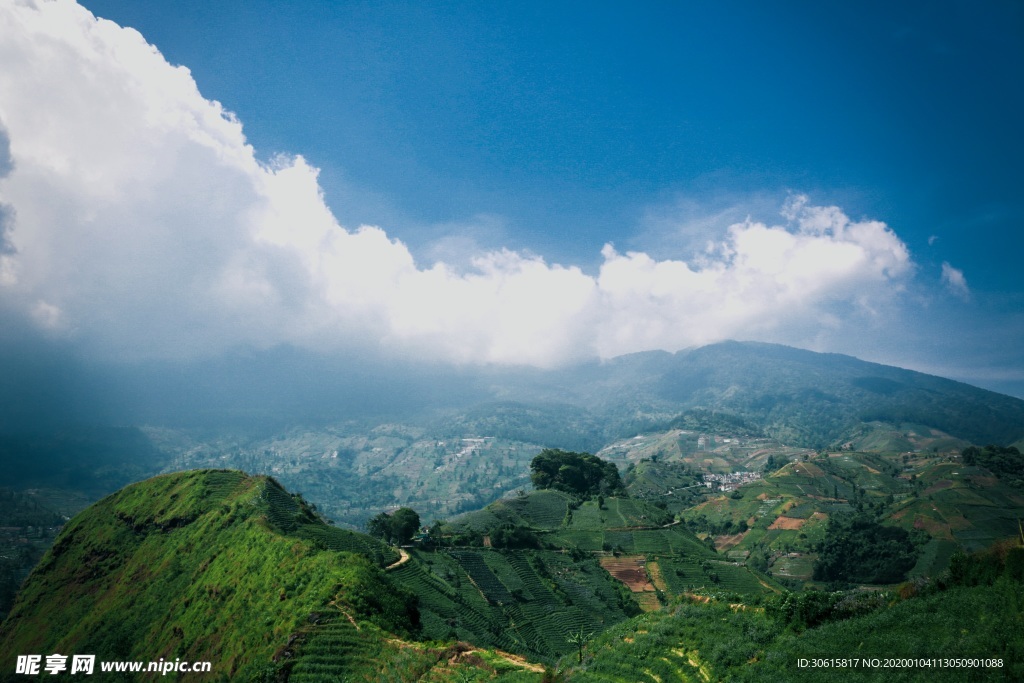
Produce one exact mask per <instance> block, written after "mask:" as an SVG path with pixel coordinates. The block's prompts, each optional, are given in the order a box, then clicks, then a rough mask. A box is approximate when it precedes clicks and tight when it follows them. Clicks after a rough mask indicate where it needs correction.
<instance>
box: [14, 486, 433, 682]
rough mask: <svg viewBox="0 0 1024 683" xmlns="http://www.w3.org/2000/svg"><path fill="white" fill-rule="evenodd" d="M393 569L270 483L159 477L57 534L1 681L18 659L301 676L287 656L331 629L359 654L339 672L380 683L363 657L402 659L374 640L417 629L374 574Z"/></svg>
mask: <svg viewBox="0 0 1024 683" xmlns="http://www.w3.org/2000/svg"><path fill="white" fill-rule="evenodd" d="M339 551H357V552H359V553H362V554H356V553H355V552H339ZM397 557H398V556H397V554H396V553H395V552H394V551H392V550H391V549H389V548H387V547H385V546H382V545H380V544H379V543H377V542H376V541H374V540H372V539H370V538H369V537H366V536H362V535H359V534H354V533H352V532H348V531H344V530H341V529H336V528H332V527H327V526H325V525H323V524H322V523H321V522H320V521H319V520H318V519H317V518H316V516H315V514H314V512H313V511H312V509H311V508H310V507H309V506H308V505H307V504H305V503H304V502H303V501H301V500H300V499H297V498H295V497H293V496H292V495H290V494H288V493H287V492H285V491H284V490H283V489H282V488H281V487H280V486H279V485H278V484H277V483H276V482H274V481H273V480H271V479H268V478H266V477H248V476H245V475H243V474H241V473H239V472H234V471H215V470H205V471H193V472H184V473H179V474H173V475H164V476H160V477H156V478H154V479H150V480H147V481H145V482H142V483H139V484H135V485H132V486H129V487H127V488H125V489H122V490H121V491H119V492H117V493H115V494H113V495H111V496H108V497H107V498H105V499H103V500H102V501H100V502H99V503H97V504H95V505H94V506H92V507H91V508H89V509H88V510H86V511H85V512H83V513H82V514H80V515H78V516H77V517H75V518H74V519H73V520H72V521H71V522H70V523H69V524H68V525H67V526H66V527H65V529H64V530H63V532H62V533H61V534H60V536H59V537H58V538H57V541H56V542H55V544H54V545H53V547H52V548H51V549H50V551H48V552H47V554H46V555H45V556H44V558H43V560H42V562H41V563H40V564H39V565H38V566H37V567H36V569H35V570H34V571H33V573H32V574H31V576H30V578H29V580H28V581H27V583H26V584H25V585H24V587H23V589H22V591H21V592H20V594H19V596H18V600H17V602H16V604H15V606H14V608H13V610H12V611H11V614H10V616H9V618H8V619H7V620H6V621H5V622H4V624H3V625H2V627H0V651H2V652H3V661H2V662H0V670H2V671H4V672H11V671H13V670H14V669H13V667H14V661H13V660H14V656H15V655H16V654H22V653H24V654H27V653H46V654H49V653H53V652H61V653H94V654H96V655H97V657H98V659H101V660H121V659H131V660H146V661H154V660H158V659H159V658H161V657H162V658H164V659H167V660H174V659H175V658H181V659H183V660H188V661H196V660H204V661H210V662H212V663H213V671H214V675H213V676H212V678H211V677H210V676H208V675H207V676H206V677H204V678H203V680H228V679H231V680H248V679H249V678H250V677H252V676H256V675H258V674H260V673H261V672H264V671H267V670H270V669H274V668H276V667H285V668H287V667H291V666H295V667H298V666H299V663H300V662H302V661H304V660H303V659H302V657H298V658H297V659H294V658H292V657H291V656H290V655H291V654H293V653H291V652H289V653H286V652H285V651H286V650H289V649H291V650H300V651H301V646H302V645H303V643H306V644H309V643H311V642H312V641H313V640H317V639H318V638H319V636H317V635H316V631H317V629H316V627H317V625H318V624H320V623H323V624H324V625H325V627H326V624H328V623H331V624H337V623H339V622H338V619H337V617H338V616H341V617H343V618H344V623H343V625H344V624H349V625H350V626H351V627H352V633H351V634H349V637H350V639H352V640H353V641H354V642H357V643H358V647H357V648H356V650H357V651H358V652H357V653H354V654H353V655H352V657H353V659H352V660H351V662H348V663H347V664H346V662H347V661H348V660H346V659H345V657H344V656H342V657H341V659H339V660H338V661H339V662H340V663H341V664H343V665H344V666H346V667H348V670H349V671H351V672H353V673H359V672H363V674H365V675H363V678H364V679H365V680H376V678H375V672H376V670H377V669H376V665H375V664H374V660H373V659H372V658H369V659H368V658H367V657H366V656H365V655H366V653H372V652H376V651H386V650H387V649H388V648H390V649H391V650H394V651H396V652H397V651H398V649H399V648H397V647H396V646H394V645H388V646H387V647H385V645H386V642H385V640H386V639H385V638H384V637H383V636H381V635H380V634H381V632H382V631H381V629H384V630H386V631H387V632H388V633H391V634H399V635H403V634H404V635H409V634H412V633H414V632H416V631H417V629H418V617H417V613H416V609H415V599H414V598H413V597H412V596H411V595H408V594H406V593H404V592H403V591H402V590H401V589H399V588H398V587H396V586H395V585H394V584H393V583H392V582H390V581H389V580H388V579H387V577H386V576H385V574H384V573H383V572H382V570H381V568H380V567H381V565H382V564H385V563H389V562H391V561H393V560H396V559H397ZM369 558H374V559H373V560H371V559H369ZM55 615H60V617H59V618H55ZM311 629H312V631H311ZM314 636H315V637H314ZM309 647H311V646H309ZM275 657H276V659H277V660H278V663H277V664H274V659H275ZM435 662H436V658H435ZM302 666H303V667H307V668H308V666H309V662H308V661H306V663H305V664H303V665H302ZM300 668H302V667H300ZM357 680H359V678H357Z"/></svg>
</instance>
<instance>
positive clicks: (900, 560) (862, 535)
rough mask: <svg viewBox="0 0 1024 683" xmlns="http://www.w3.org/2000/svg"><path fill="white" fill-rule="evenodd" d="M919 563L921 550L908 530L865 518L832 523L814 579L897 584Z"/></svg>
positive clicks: (844, 518)
mask: <svg viewBox="0 0 1024 683" xmlns="http://www.w3.org/2000/svg"><path fill="white" fill-rule="evenodd" d="M916 563H917V548H916V547H915V546H914V544H913V543H912V542H911V540H910V534H908V533H907V532H906V531H905V530H904V529H900V528H898V527H891V526H883V525H881V524H879V523H877V522H875V521H874V520H872V519H870V518H869V517H867V516H865V515H852V516H845V515H836V516H834V517H832V518H831V519H830V520H829V523H828V528H827V529H826V532H825V539H824V540H823V541H822V542H821V544H820V547H819V550H818V561H817V562H816V563H815V565H814V578H815V579H816V580H818V581H847V582H851V583H875V584H879V583H897V582H899V581H902V580H903V579H905V578H906V576H907V572H908V571H910V569H911V568H912V567H913V566H914V565H915V564H916Z"/></svg>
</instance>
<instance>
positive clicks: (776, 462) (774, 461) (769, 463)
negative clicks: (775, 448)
mask: <svg viewBox="0 0 1024 683" xmlns="http://www.w3.org/2000/svg"><path fill="white" fill-rule="evenodd" d="M788 462H789V460H788V459H787V458H786V457H784V456H781V455H780V456H779V457H777V458H776V457H775V456H774V455H769V456H768V459H767V460H765V463H764V467H763V468H761V471H762V472H763V473H764V474H765V476H767V475H769V474H771V473H772V472H775V471H776V470H780V469H782V468H783V466H785V465H786V463H788Z"/></svg>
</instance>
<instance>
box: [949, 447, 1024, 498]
mask: <svg viewBox="0 0 1024 683" xmlns="http://www.w3.org/2000/svg"><path fill="white" fill-rule="evenodd" d="M961 455H962V457H963V459H964V463H965V464H967V465H978V466H980V467H984V468H985V469H987V470H989V471H990V472H992V474H994V475H996V476H997V477H999V478H1000V479H1003V480H1005V481H1006V483H1007V484H1009V485H1010V486H1013V487H1014V488H1018V489H1024V457H1021V454H1020V451H1019V450H1017V447H1016V446H1009V447H1007V448H1004V447H1002V446H993V445H988V446H985V447H984V448H978V447H977V446H969V447H967V448H965V449H964V450H963V452H962V453H961Z"/></svg>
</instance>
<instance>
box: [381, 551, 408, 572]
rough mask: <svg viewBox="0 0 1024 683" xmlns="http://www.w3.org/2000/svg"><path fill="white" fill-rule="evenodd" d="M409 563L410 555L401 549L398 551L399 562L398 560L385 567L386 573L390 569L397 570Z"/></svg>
mask: <svg viewBox="0 0 1024 683" xmlns="http://www.w3.org/2000/svg"><path fill="white" fill-rule="evenodd" d="M408 561H409V553H407V552H405V551H404V550H402V549H401V548H399V549H398V560H396V561H395V562H392V563H391V564H389V565H388V566H386V567H384V571H387V570H389V569H397V568H398V567H401V566H402V565H403V564H405V563H406V562H408Z"/></svg>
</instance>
